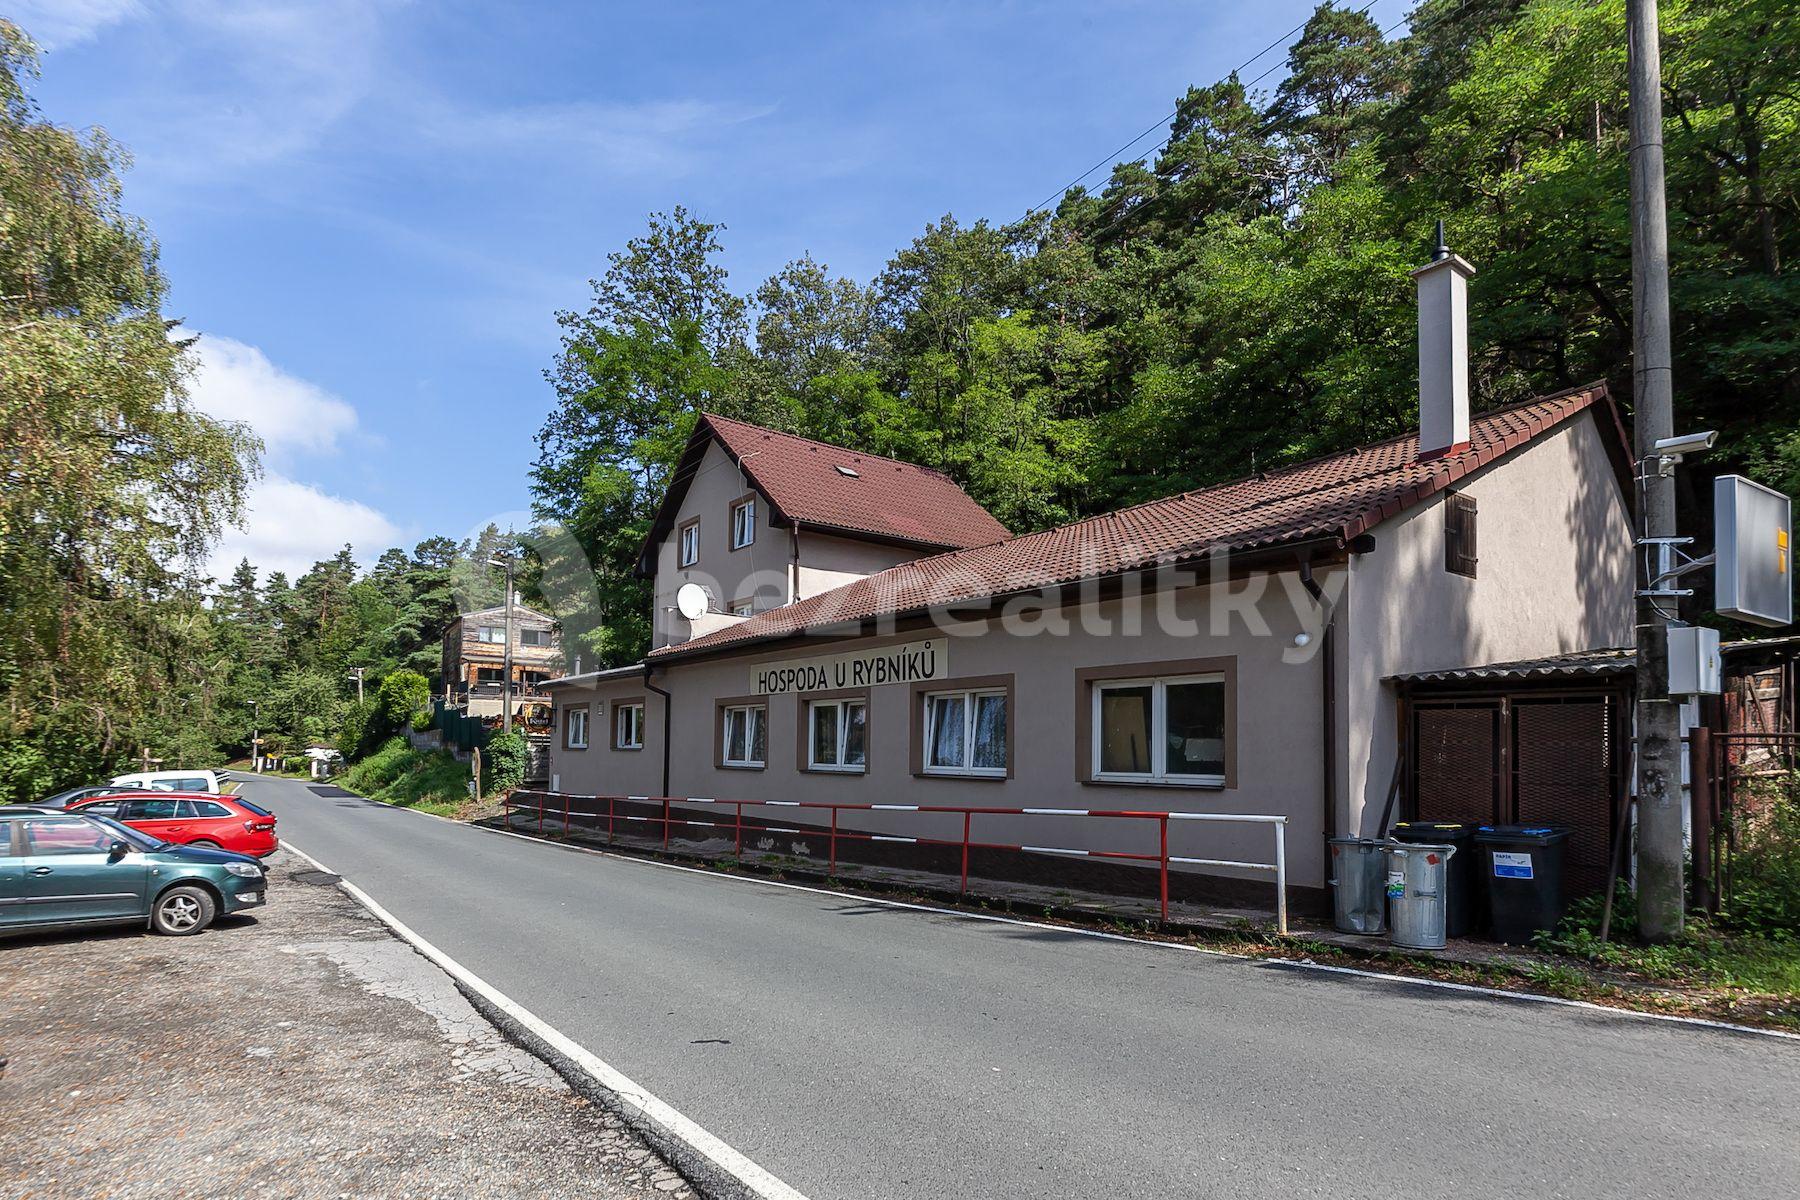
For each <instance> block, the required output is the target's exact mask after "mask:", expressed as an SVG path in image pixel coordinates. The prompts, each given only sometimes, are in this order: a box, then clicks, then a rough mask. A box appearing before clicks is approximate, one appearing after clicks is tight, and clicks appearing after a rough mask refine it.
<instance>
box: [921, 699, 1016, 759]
mask: <svg viewBox="0 0 1800 1200" xmlns="http://www.w3.org/2000/svg"><path fill="white" fill-rule="evenodd" d="M952 696H959V697H961V698H962V702H963V765H962V766H960V767H946V766H941V765H938V764H936V763H933V762H932V761H931V746H932V743H933V741H934V740H935V739H936V734H937V729H936V716H937V706H936V705H935V704H934V703H933V701H936V700H942V699H945V698H947V697H952ZM983 696H998V697H1000V699H1001V700H1003V701H1005V702H1006V720H1005V721H1004V722H1003V723H1002V724H1001V726H1000V736H1001V737H1002V738H1005V739H1007V742H1008V744H1006V745H1004V746H1002V747H1001V748H1002V750H1004V751H1005V752H1006V753H1005V754H1002V756H1001V757H1002V758H1006V757H1007V756H1008V755H1010V753H1011V751H1012V746H1011V744H1010V740H1011V739H1010V733H1009V731H1008V729H1007V726H1009V725H1011V724H1012V696H1011V695H1009V694H1008V691H1007V689H1006V688H1003V687H991V688H945V689H944V690H943V691H941V692H926V693H925V695H924V699H923V701H922V702H923V703H924V705H925V713H924V716H923V718H922V720H923V722H924V730H925V738H924V742H925V744H924V745H923V746H922V747H920V750H919V753H920V763H919V769H920V770H921V771H923V772H924V773H925V774H927V775H973V776H976V777H978V778H982V779H1004V778H1006V764H1005V763H1004V762H1003V763H1001V764H1000V765H999V766H997V767H977V766H973V765H971V764H970V762H969V760H970V759H971V758H973V757H974V755H975V709H976V703H975V702H976V700H977V699H978V698H979V697H983Z"/></svg>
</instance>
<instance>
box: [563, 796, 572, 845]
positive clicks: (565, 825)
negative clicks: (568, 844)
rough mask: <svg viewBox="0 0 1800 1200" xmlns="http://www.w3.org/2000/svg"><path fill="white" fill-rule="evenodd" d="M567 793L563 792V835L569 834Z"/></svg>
mask: <svg viewBox="0 0 1800 1200" xmlns="http://www.w3.org/2000/svg"><path fill="white" fill-rule="evenodd" d="M569 832H570V830H569V793H567V792H564V793H563V836H564V837H568V836H569Z"/></svg>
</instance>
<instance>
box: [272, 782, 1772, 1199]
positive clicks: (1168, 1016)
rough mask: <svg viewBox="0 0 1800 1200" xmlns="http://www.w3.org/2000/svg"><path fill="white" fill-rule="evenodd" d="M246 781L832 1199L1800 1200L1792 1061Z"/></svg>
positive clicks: (544, 1013) (476, 963)
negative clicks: (612, 851)
mask: <svg viewBox="0 0 1800 1200" xmlns="http://www.w3.org/2000/svg"><path fill="white" fill-rule="evenodd" d="M244 792H245V795H247V796H248V797H250V798H251V799H253V800H256V801H258V802H260V803H262V804H265V805H267V806H268V807H270V808H272V809H274V810H275V812H276V813H277V814H278V816H279V818H280V832H281V834H282V835H283V837H285V838H291V839H292V840H293V842H294V843H295V844H296V845H298V846H299V847H300V848H301V849H303V850H305V851H306V852H307V853H309V854H312V855H314V856H315V857H317V858H318V859H320V860H321V861H323V862H324V863H325V864H326V865H327V866H329V867H331V868H332V869H333V870H336V871H339V872H341V873H343V874H344V875H345V876H346V877H348V878H349V879H350V880H352V881H353V882H355V883H357V884H358V885H359V886H361V887H362V888H363V889H364V890H366V891H367V892H369V893H370V895H372V896H373V897H374V898H375V899H376V900H377V901H379V902H380V903H381V904H382V905H383V906H385V907H386V908H387V909H388V910H389V911H391V912H392V913H393V914H394V915H395V916H396V917H398V918H399V919H400V920H402V921H405V922H406V923H407V924H408V925H410V926H411V927H412V928H413V929H414V930H416V931H417V932H419V933H420V934H421V935H423V936H424V937H426V938H428V939H430V940H431V941H432V942H434V943H436V944H437V945H438V946H439V947H440V948H442V949H443V950H444V951H446V952H447V953H449V954H450V955H452V956H453V957H455V958H456V959H458V960H459V961H460V962H461V963H462V964H463V965H464V966H466V967H467V968H469V969H470V970H472V971H474V972H476V973H477V974H479V975H481V976H482V977H483V978H485V979H486V980H487V981H488V982H489V983H491V984H493V985H494V986H495V987H498V988H500V989H501V990H502V991H504V992H506V993H507V994H508V995H510V996H511V997H512V998H513V999H514V1000H516V1001H518V1002H519V1003H520V1004H523V1005H524V1006H525V1007H527V1008H529V1009H531V1010H532V1011H533V1012H535V1013H536V1014H537V1015H538V1016H540V1017H542V1018H543V1019H544V1020H546V1021H548V1022H550V1023H551V1024H552V1025H555V1026H556V1027H557V1028H558V1029H560V1030H561V1031H562V1032H563V1033H565V1034H567V1035H568V1036H570V1037H572V1038H574V1039H575V1040H576V1041H578V1042H580V1043H581V1044H582V1045H583V1046H585V1047H587V1048H588V1049H589V1050H591V1051H593V1052H594V1053H595V1054H597V1055H598V1056H600V1057H601V1058H603V1059H605V1060H607V1061H608V1062H610V1063H611V1064H612V1065H613V1066H615V1067H617V1068H618V1069H619V1070H621V1071H623V1072H625V1073H626V1074H627V1075H629V1076H631V1077H632V1078H633V1079H635V1080H637V1081H638V1082H639V1083H640V1084H642V1085H643V1086H645V1087H647V1088H649V1089H651V1090H652V1091H654V1092H655V1093H656V1094H657V1095H659V1096H660V1097H661V1098H662V1099H663V1100H665V1101H667V1102H668V1103H670V1104H672V1105H674V1106H675V1107H676V1108H678V1109H680V1110H681V1111H682V1112H684V1113H685V1114H686V1115H687V1116H689V1117H690V1118H692V1119H693V1120H695V1121H697V1122H698V1123H700V1124H701V1125H703V1126H705V1127H706V1128H707V1129H709V1130H710V1131H711V1132H712V1133H714V1134H716V1135H718V1136H719V1137H721V1138H723V1139H724V1140H725V1141H726V1142H728V1143H730V1144H731V1145H732V1146H734V1147H735V1148H736V1149H738V1150H739V1151H741V1152H742V1153H744V1154H746V1155H748V1156H749V1157H751V1158H752V1159H754V1160H756V1161H757V1162H758V1163H760V1164H761V1165H762V1166H763V1167H765V1168H767V1169H768V1170H770V1171H772V1172H774V1173H775V1174H776V1175H778V1176H780V1177H781V1178H782V1179H784V1180H785V1181H786V1182H787V1183H789V1184H790V1185H792V1186H794V1187H796V1188H798V1189H799V1190H800V1191H802V1192H804V1193H806V1194H807V1196H809V1197H810V1198H811V1200H828V1198H833V1197H842V1198H847V1200H848V1198H854V1200H865V1198H875V1197H901V1196H905V1197H928V1198H930V1200H950V1198H958V1197H968V1198H971V1200H975V1198H980V1200H987V1198H989V1197H1027V1196H1032V1197H1105V1198H1108V1200H1111V1198H1115V1197H1127V1196H1143V1197H1158V1198H1162V1197H1172V1196H1195V1195H1206V1196H1221V1197H1232V1198H1234V1200H1259V1198H1262V1197H1269V1198H1275V1197H1281V1198H1283V1200H1286V1198H1288V1197H1294V1196H1308V1195H1322V1196H1331V1197H1361V1196H1367V1197H1383V1198H1387V1197H1392V1196H1396V1195H1444V1194H1456V1195H1458V1196H1460V1197H1476V1196H1479V1197H1488V1196H1492V1197H1506V1198H1507V1200H1520V1198H1524V1197H1530V1198H1536V1197H1551V1196H1556V1197H1562V1196H1566V1197H1581V1198H1584V1200H1585V1198H1594V1197H1611V1196H1618V1197H1626V1196H1629V1197H1632V1198H1634V1200H1647V1198H1651V1197H1680V1198H1682V1200H1691V1197H1694V1196H1707V1197H1708V1198H1709V1200H1713V1198H1724V1197H1740V1196H1742V1197H1791V1196H1796V1195H1800V1132H1797V1131H1800V1043H1796V1042H1792V1041H1781V1040H1777V1039H1773V1038H1766V1037H1759V1036H1756V1035H1751V1034H1742V1033H1733V1032H1730V1031H1723V1030H1710V1029H1705V1028H1698V1027H1694V1026H1688V1025H1679V1024H1671V1023H1667V1022H1660V1021H1651V1020H1644V1019H1640V1018H1636V1017H1632V1016H1628V1015H1613V1014H1609V1013H1602V1012H1592V1011H1586V1010H1581V1009H1570V1008H1563V1007H1556V1006H1551V1005H1544V1004H1533V1003H1529V1002H1524V1001H1518V1000H1508V999H1503V998H1495V997H1486V996H1480V995H1471V994H1459V993H1455V992H1448V991H1444V990H1442V989H1433V988H1427V987H1422V986H1417V985H1410V984H1404V983H1394V982H1387V981H1381V980H1372V979H1364V978H1360V977H1356V976H1348V975H1334V974H1328V973H1324V972H1313V971H1305V970H1296V969H1294V968H1291V967H1281V966H1273V965H1268V964H1260V963H1251V962H1244V961H1239V960H1235V959H1227V958H1221V957H1217V956H1212V955H1204V954H1194V953H1184V952H1179V951H1173V950H1168V949H1160V948H1156V947H1153V946H1146V945H1137V944H1130V943H1124V942H1113V941H1103V940H1099V939H1095V938H1089V937H1083V936H1080V935H1078V934H1073V933H1064V932H1060V931H1052V930H1046V929H1034V928H1027V927H1021V926H1013V925H1003V924H996V923H991V922H983V921H979V920H975V919H970V918H965V917H960V916H953V915H948V916H947V915H934V914H930V913H924V912H918V911H912V910H905V909H896V908H891V907H885V906H881V905H877V904H870V903H862V902H859V901H856V900H850V899H843V898H839V897H833V896H827V895H820V894H816V893H810V892H803V891H795V890H788V889H781V888H773V887H768V886H764V885H760V884H757V883H754V882H750V881H746V880H739V879H732V878H730V877H725V876H713V875H707V874H698V873H688V872H680V871H671V870H667V869H664V868H661V867H658V866H655V865H653V864H649V863H643V862H637V861H628V860H620V859H612V858H602V857H597V856H594V855H588V854H580V853H577V852H575V851H572V850H569V849H565V848H562V847H557V846H553V845H545V844H535V843H531V842H527V841H523V840H519V839H515V838H507V837H502V836H499V835H497V834H494V833H491V832H486V831H482V830H478V829H472V828H467V827H463V826H458V825H453V824H450V823H447V822H443V821H436V820H432V819H430V818H427V817H424V816H422V815H420V814H417V813H409V812H404V811H400V810H396V809H392V808H388V807H386V806H383V805H379V804H372V803H368V802H366V801H362V800H359V799H356V798H354V797H348V796H339V797H335V798H333V797H330V796H321V795H317V794H315V793H314V791H312V790H311V789H310V788H309V786H308V785H306V784H302V783H297V782H292V781H286V780H274V779H268V780H255V781H253V782H251V783H249V784H247V785H246V786H245V789H244ZM271 901H272V903H275V904H279V903H280V902H281V901H280V897H279V896H271Z"/></svg>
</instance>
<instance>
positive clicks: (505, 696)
mask: <svg viewBox="0 0 1800 1200" xmlns="http://www.w3.org/2000/svg"><path fill="white" fill-rule="evenodd" d="M488 566H490V567H504V568H505V569H506V652H505V657H504V658H503V659H502V662H503V663H504V664H505V665H504V666H502V667H501V669H500V706H501V707H500V732H501V733H511V732H512V710H513V705H512V697H513V651H512V647H513V559H512V557H511V556H510V555H509V556H508V557H506V558H505V559H495V558H490V559H488Z"/></svg>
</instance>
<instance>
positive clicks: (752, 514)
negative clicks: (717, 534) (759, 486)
mask: <svg viewBox="0 0 1800 1200" xmlns="http://www.w3.org/2000/svg"><path fill="white" fill-rule="evenodd" d="M755 544H756V497H755V496H752V497H750V498H749V499H748V500H740V501H739V502H738V503H736V504H734V505H732V506H731V548H732V549H733V550H742V549H743V548H744V547H745V546H753V545H755Z"/></svg>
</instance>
